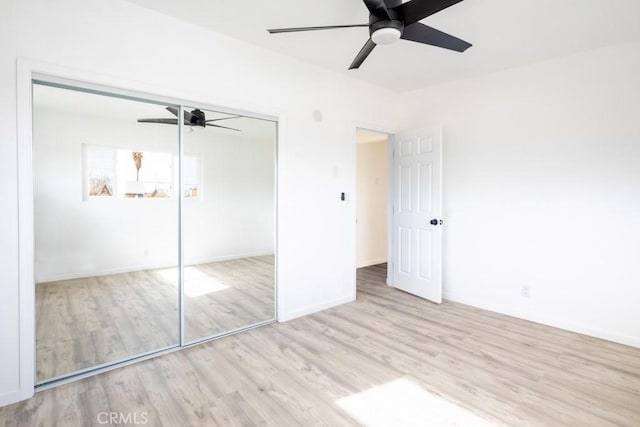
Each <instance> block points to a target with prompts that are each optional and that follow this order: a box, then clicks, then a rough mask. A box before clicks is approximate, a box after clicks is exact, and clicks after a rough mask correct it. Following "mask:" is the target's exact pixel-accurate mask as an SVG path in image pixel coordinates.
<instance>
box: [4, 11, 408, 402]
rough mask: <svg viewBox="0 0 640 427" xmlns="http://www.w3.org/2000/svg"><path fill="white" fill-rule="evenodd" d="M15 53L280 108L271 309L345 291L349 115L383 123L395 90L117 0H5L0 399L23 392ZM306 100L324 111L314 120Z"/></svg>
mask: <svg viewBox="0 0 640 427" xmlns="http://www.w3.org/2000/svg"><path fill="white" fill-rule="evenodd" d="M194 43H195V47H194ZM185 46H190V48H185ZM17 57H22V58H28V59H30V60H35V61H38V63H49V64H52V66H53V67H63V68H64V69H70V70H74V71H78V72H79V73H80V74H83V75H94V74H95V75H100V76H108V77H109V78H110V80H111V81H123V82H127V85H126V86H127V87H129V88H133V89H138V90H141V91H146V92H151V93H159V94H162V95H167V96H174V97H177V98H182V99H192V100H196V101H200V102H203V103H207V104H213V105H223V106H231V107H236V108H245V109H250V110H258V111H259V112H275V114H278V115H280V116H281V117H282V118H283V120H282V128H281V129H280V133H279V141H280V147H279V152H278V162H279V182H278V190H279V199H278V215H279V229H278V254H279V260H278V262H279V269H278V284H279V307H278V309H279V318H280V320H286V319H290V318H293V317H296V316H300V315H303V314H306V313H309V312H313V311H316V310H320V309H322V308H326V307H329V306H332V305H336V304H339V303H343V302H347V301H350V300H352V299H353V298H354V297H355V272H354V267H355V254H354V251H353V248H354V247H355V241H354V239H355V228H354V227H355V225H354V218H355V206H354V205H353V204H352V203H351V202H350V200H351V199H347V202H341V201H340V199H339V195H340V192H342V191H346V192H347V193H349V194H351V193H353V191H354V188H355V179H354V176H355V172H354V165H355V148H354V143H353V135H354V127H355V125H354V123H355V122H360V123H363V122H364V123H371V124H374V125H379V126H380V127H382V128H393V127H394V124H395V122H396V116H395V115H396V112H395V109H394V108H393V107H394V105H396V100H397V96H396V95H395V94H393V93H391V92H387V91H384V90H381V89H378V88H375V87H373V86H371V85H367V84H363V83H359V82H356V81H354V80H351V79H347V78H344V77H342V76H339V75H337V74H334V73H331V72H328V71H325V70H321V69H318V68H316V67H313V66H310V65H307V64H305V63H302V62H299V61H296V60H293V59H291V58H287V57H285V56H281V55H277V54H274V53H272V52H269V51H267V50H263V49H260V48H256V47H254V46H251V45H248V44H245V43H242V42H239V41H236V40H233V39H230V38H227V37H224V36H221V35H218V34H215V33H213V32H210V31H206V30H204V29H202V28H198V27H195V26H193V25H189V24H186V23H183V22H180V21H178V20H175V19H172V18H170V17H166V16H163V15H161V14H157V13H154V12H151V11H149V10H146V9H143V8H140V7H137V6H134V5H132V4H129V3H125V2H121V1H110V2H102V1H98V0H83V1H80V0H60V1H56V2H50V1H44V0H30V1H17V0H9V1H3V2H0V93H1V94H2V96H0V117H2V119H1V121H0V202H1V203H2V206H3V209H1V210H0V236H1V238H0V283H1V286H0V325H2V328H1V329H0V343H1V344H0V404H4V403H7V402H10V401H13V400H16V399H19V398H24V397H27V396H29V395H30V393H31V392H32V389H31V384H30V381H29V378H28V376H29V375H28V372H29V367H28V366H22V367H21V366H20V360H21V357H20V346H19V328H18V325H19V314H18V313H19V301H20V300H19V296H18V262H19V260H18V234H17V233H18V210H17V200H18V182H17V162H16V157H17V147H18V145H17V136H16V134H17V129H16V122H17V116H16V58H17ZM315 109H319V110H321V111H322V112H323V115H324V120H323V121H322V122H320V123H317V122H315V121H314V120H313V117H312V112H313V111H314V110H315ZM21 215H29V213H28V212H22V213H21ZM318 265H323V266H324V267H325V268H322V269H318V268H317V266H318ZM24 322H28V319H25V320H24ZM27 324H28V323H25V325H27ZM27 349H28V347H27ZM23 350H24V349H23ZM27 351H28V350H27ZM25 358H26V356H24V357H23V358H22V360H26V359H25ZM21 368H22V370H21ZM21 372H22V383H21V375H20V373H21Z"/></svg>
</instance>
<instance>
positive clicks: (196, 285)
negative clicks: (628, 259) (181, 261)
mask: <svg viewBox="0 0 640 427" xmlns="http://www.w3.org/2000/svg"><path fill="white" fill-rule="evenodd" d="M155 274H157V275H158V276H160V277H161V278H162V279H163V280H165V281H167V282H169V283H174V284H175V285H176V286H177V283H178V269H177V268H167V269H163V270H158V271H156V272H155ZM225 289H229V286H227V285H225V284H224V283H222V282H220V281H218V280H216V279H215V278H213V277H211V276H209V275H208V274H207V273H205V272H204V271H202V270H201V269H199V268H198V267H185V268H184V294H185V295H186V296H187V297H189V298H197V297H201V296H202V295H206V294H212V293H214V292H219V291H223V290H225Z"/></svg>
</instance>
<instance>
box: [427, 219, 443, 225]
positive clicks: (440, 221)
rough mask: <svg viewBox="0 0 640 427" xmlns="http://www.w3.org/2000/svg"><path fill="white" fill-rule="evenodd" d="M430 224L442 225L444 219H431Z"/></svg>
mask: <svg viewBox="0 0 640 427" xmlns="http://www.w3.org/2000/svg"><path fill="white" fill-rule="evenodd" d="M429 224H431V225H442V220H441V219H440V220H438V219H435V218H434V219H432V220H431V221H429Z"/></svg>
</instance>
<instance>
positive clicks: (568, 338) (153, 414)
mask: <svg viewBox="0 0 640 427" xmlns="http://www.w3.org/2000/svg"><path fill="white" fill-rule="evenodd" d="M639 372H640V349H635V348H631V347H625V346H623V345H618V344H613V343H610V342H607V341H602V340H598V339H595V338H589V337H586V336H582V335H578V334H574V333H571V332H566V331H562V330H559V329H554V328H550V327H546V326H542V325H539V324H535V323H530V322H526V321H524V320H519V319H515V318H511V317H507V316H503V315H500V314H496V313H491V312H487V311H483V310H480V309H477V308H473V307H468V306H464V305H460V304H455V303H448V302H447V303H444V304H442V305H439V306H438V305H434V304H431V303H429V302H426V301H424V300H421V299H419V298H416V297H413V296H411V295H408V294H405V293H403V292H399V291H397V290H394V289H392V288H389V287H387V286H385V284H384V270H383V269H382V268H380V267H369V268H365V269H361V270H360V271H359V272H358V300H357V301H356V302H354V303H351V304H346V305H342V306H340V307H335V308H332V309H329V310H326V311H323V312H321V313H316V314H313V315H310V316H306V317H303V318H300V319H296V320H292V321H289V322H286V323H278V324H273V325H269V326H265V327H263V328H259V329H254V330H251V331H248V332H244V333H241V334H238V335H233V336H230V337H226V338H223V339H220V340H217V341H213V342H210V343H207V344H202V345H199V346H195V347H192V348H188V349H185V350H182V351H179V352H176V353H172V354H168V355H165V356H162V357H158V358H155V359H152V360H147V361H144V362H140V363H137V364H135V365H132V366H128V367H125V368H122V369H119V370H116V371H112V372H108V373H105V374H102V375H98V376H95V377H92V378H87V379H84V380H82V381H78V382H75V383H72V384H67V385H64V386H60V387H57V388H55V389H51V390H45V391H43V392H41V393H38V394H37V395H36V396H35V398H33V399H31V400H28V401H26V402H22V403H18V404H14V405H11V406H8V407H5V408H1V409H0V425H3V423H7V424H9V425H24V426H31V425H55V424H58V425H97V424H98V423H97V419H98V417H99V416H100V413H101V412H116V413H121V414H123V416H127V415H128V416H129V417H131V418H130V419H132V417H134V416H136V417H137V419H138V420H140V419H141V417H142V416H144V417H145V419H146V420H147V425H153V426H161V425H163V426H186V425H194V426H195V425H220V426H234V425H273V426H292V425H301V426H317V425H323V426H338V425H354V424H356V421H355V419H357V420H358V421H359V422H360V423H362V424H367V423H368V424H369V425H383V424H385V422H387V425H398V426H399V425H407V424H409V422H408V421H411V425H460V426H468V425H481V423H482V422H484V421H485V420H488V421H489V422H491V423H493V424H497V425H536V426H556V425H570V426H587V425H598V426H604V425H627V426H638V425H640V407H639V405H638V402H640V375H639V374H638V373H639ZM371 416H374V417H376V418H375V419H374V420H372V419H371ZM103 417H104V415H103ZM394 417H395V418H394ZM403 417H405V418H403ZM406 417H409V420H407V418H406ZM447 421H449V422H447ZM454 421H456V423H454ZM375 422H377V424H376V423H375ZM130 424H132V423H130Z"/></svg>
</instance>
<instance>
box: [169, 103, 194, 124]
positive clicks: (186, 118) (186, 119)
mask: <svg viewBox="0 0 640 427" xmlns="http://www.w3.org/2000/svg"><path fill="white" fill-rule="evenodd" d="M167 111H168V112H170V113H171V114H173V115H174V116H176V117H178V109H177V108H176V107H167ZM192 117H193V114H191V113H190V112H189V111H187V110H184V123H185V124H189V123H191V118H192ZM176 123H177V122H176Z"/></svg>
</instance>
